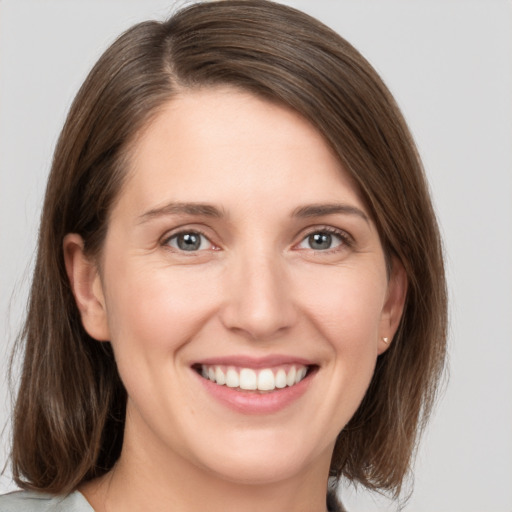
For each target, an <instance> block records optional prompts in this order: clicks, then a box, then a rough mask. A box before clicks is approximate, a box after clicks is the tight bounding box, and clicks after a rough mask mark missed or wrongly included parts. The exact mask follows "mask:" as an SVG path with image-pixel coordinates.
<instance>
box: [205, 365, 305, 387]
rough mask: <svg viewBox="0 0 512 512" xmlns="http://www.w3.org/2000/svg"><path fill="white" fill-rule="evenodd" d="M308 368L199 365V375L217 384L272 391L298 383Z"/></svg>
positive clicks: (298, 366) (293, 366)
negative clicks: (256, 368) (259, 368)
mask: <svg viewBox="0 0 512 512" xmlns="http://www.w3.org/2000/svg"><path fill="white" fill-rule="evenodd" d="M307 371H308V369H307V367H306V366H302V365H297V366H296V365H291V366H288V365H286V366H285V367H281V368H277V369H276V368H274V369H272V368H263V369H261V370H253V369H252V368H234V367H233V366H229V367H226V366H217V365H212V366H207V365H202V366H201V375H202V376H203V377H204V378H205V379H209V380H211V381H212V382H215V383H216V384H218V385H219V386H224V385H226V386H227V387H229V388H240V389H244V390H248V391H255V390H258V391H273V390H274V389H276V388H277V389H283V388H285V387H286V386H294V385H295V384H298V383H299V382H300V381H301V380H302V379H304V377H305V376H306V373H307Z"/></svg>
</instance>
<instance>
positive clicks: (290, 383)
mask: <svg viewBox="0 0 512 512" xmlns="http://www.w3.org/2000/svg"><path fill="white" fill-rule="evenodd" d="M296 375H297V370H296V369H295V366H292V367H291V369H290V371H289V372H288V375H287V376H286V385H287V386H293V385H294V384H295V376H296Z"/></svg>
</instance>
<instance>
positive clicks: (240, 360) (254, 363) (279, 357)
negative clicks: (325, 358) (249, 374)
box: [193, 354, 315, 369]
mask: <svg viewBox="0 0 512 512" xmlns="http://www.w3.org/2000/svg"><path fill="white" fill-rule="evenodd" d="M283 364H297V365H304V366H311V365H313V364H315V363H314V362H313V361H311V360H310V359H305V358H302V357H297V356H289V355H283V354H275V355H268V356H264V357H254V356H247V355H231V356H217V357H208V358H205V359H201V360H200V361H195V362H194V364H193V366H195V365H207V366H215V365H222V366H238V367H241V368H255V369H257V368H271V367H273V366H280V365H283Z"/></svg>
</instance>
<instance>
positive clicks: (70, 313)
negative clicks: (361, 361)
mask: <svg viewBox="0 0 512 512" xmlns="http://www.w3.org/2000/svg"><path fill="white" fill-rule="evenodd" d="M217 85H230V86H233V87H236V88H239V89H243V90H245V91H249V92H251V93H253V94H255V95H257V96H259V97H262V98H265V99H268V100H270V101H274V102H278V103H279V104H282V105H285V106H288V107H289V108H291V109H293V110H295V111H296V112H298V113H299V114H300V115H302V116H303V117H304V118H306V119H307V120H309V121H310V122H311V123H312V124H313V125H314V126H315V127H316V128H317V129H318V130H319V132H320V133H322V134H323V136H324V137H325V139H326V141H327V142H328V143H329V144H330V145H331V146H332V148H333V150H334V151H335V152H336V154H337V156H338V158H339V160H340V162H341V163H342V164H343V167H344V168H345V169H346V170H347V171H348V172H349V173H350V174H351V175H352V177H353V178H354V180H355V182H356V183H357V184H358V186H359V188H360V191H361V193H362V195H363V197H364V199H365V201H366V203H367V206H368V208H369V209H370V211H371V214H372V217H373V220H374V221H375V223H376V225H377V228H378V231H379V233H380V237H381V241H382V245H383V247H384V251H385V253H386V256H387V258H388V262H391V261H392V258H396V259H398V260H399V261H400V262H401V264H402V265H403V267H404V268H405V270H406V273H407V278H408V292H407V298H406V304H405V310H404V313H403V317H402V320H401V324H400V326H399V329H398V331H397V333H396V335H395V338H394V340H393V343H392V344H391V347H390V348H389V350H388V351H386V352H385V353H384V354H383V355H381V356H380V357H379V358H378V361H377V365H376V370H375V374H374V376H373V380H372V381H371V384H370V387H369V389H368V391H367V393H366V395H365V397H364V399H363V402H362V403H361V405H360V407H359V408H358V410H357V412H356V414H355V415H354V417H353V418H352V419H351V420H350V422H349V423H348V424H347V425H346V427H345V428H344V429H343V430H342V431H341V432H340V434H339V436H338V439H337V443H336V447H335V450H334V454H333V458H332V463H331V475H332V476H334V477H336V478H338V479H339V478H341V477H345V478H347V479H348V480H350V481H353V482H359V483H362V484H363V485H365V486H367V487H368V488H371V489H382V490H388V491H391V492H394V493H398V492H399V491H400V488H401V485H402V481H403V479H404V476H405V475H406V474H407V472H408V469H409V466H410V461H411V456H412V454H413V453H414V448H415V445H416V440H417V437H418V433H419V432H420V431H421V428H422V426H423V425H424V423H425V421H426V419H427V418H428V415H429V413H430V411H431V408H432V405H433V403H434V399H435V396H436V390H437V387H438V382H439V379H440V376H441V373H442V369H443V365H444V359H445V341H446V322H447V313H446V310H447V307H446V285H445V277H444V270H443V258H442V248H441V242H440V236H439V231H438V227H437V223H436V218H435V215H434V212H433V209H432V205H431V201H430V197H429V192H428V186H427V182H426V179H425V176H424V172H423V169H422V165H421V162H420V159H419V157H418V153H417V151H416V148H415V145H414V142H413V140H412V137H411V134H410V132H409V130H408V128H407V126H406V123H405V121H404V119H403V117H402V115H401V113H400V111H399V109H398V107H397V105H396V103H395V101H394V99H393V97H392V96H391V94H390V92H389V91H388V89H387V88H386V86H385V85H384V84H383V82H382V81H381V79H380V78H379V76H378V75H377V73H376V72H375V71H374V70H373V68H372V67H371V66H370V64H369V63H368V62H367V61H366V60H365V59H364V58H363V57H362V56H361V55H360V54H359V53H358V52H357V51H356V50H355V49H354V48H353V47H352V46H351V45H350V44H349V43H348V42H347V41H345V40H344V39H343V38H341V37H340V36H339V35H338V34H336V33H335V32H333V31H332V30H330V29H329V28H327V27H326V26H324V25H323V24H321V23H320V22H318V21H317V20H315V19H313V18H311V17H309V16H307V15H306V14H304V13H301V12H299V11H297V10H295V9H292V8H289V7H285V6H283V5H279V4H276V3H273V2H270V1H265V0H225V1H219V2H207V3H201V4H196V5H192V6H189V7H187V8H185V9H183V10H181V11H179V12H177V13H176V14H175V15H174V16H172V17H171V18H170V19H169V20H167V21H165V22H156V21H151V22H145V23H140V24H138V25H135V26H134V27H132V28H131V29H129V30H128V31H127V32H125V33H124V34H123V35H121V36H120V37H119V39H117V41H115V42H114V44H112V46H111V47H110V48H108V49H107V51H106V52H105V53H104V54H103V56H102V57H101V58H100V60H99V61H98V62H97V64H96V65H95V66H94V68H93V69H92V71H91V72H90V74H89V76H88V77H87V79H86V81H85V83H84V84H83V86H82V87H81V89H80V91H79V93H78V95H77V96H76V98H75V100H74V103H73V105H72V107H71V110H70V112H69V115H68V118H67V121H66V123H65V126H64V128H63V131H62V133H61V136H60V139H59V141H58V144H57V147H56V150H55V155H54V160H53V166H52V170H51V173H50V176H49V181H48V187H47V190H46V197H45V202H44V207H43V211H42V217H41V228H40V236H39V246H38V253H37V261H36V265H35V271H34V276H33V283H32V289H31V295H30V301H29V309H28V314H27V317H26V323H25V325H24V329H23V331H22V334H21V338H22V339H23V340H24V343H25V345H24V362H23V368H22V376H21V384H20V388H19V393H18V398H17V403H16V407H15V412H14V429H13V437H14V439H13V450H12V465H13V474H14V478H15V480H16V482H17V483H18V484H19V485H20V486H21V487H23V488H31V489H38V490H45V491H48V492H52V493H65V492H68V491H70V490H72V489H74V488H76V487H77V486H78V485H79V484H80V483H82V482H85V481H87V480H90V479H92V478H94V477H97V476H100V475H102V474H104V473H105V472H107V471H108V470H109V469H111V468H112V466H113V464H114V463H115V461H116V460H117V458H118V457H119V454H120V450H121V446H122V439H123V429H124V414H125V404H126V391H125V389H124V387H123V384H122V382H121V380H120V378H119V375H118V372H117V369H116V364H115V361H114V358H113V354H112V350H111V348H110V345H109V344H108V343H99V342H97V341H96V340H94V339H92V338H91V337H89V336H88V334H87V333H86V332H85V330H84V328H83V327H82V324H81V321H80V315H79V313H78V310H77V307H76V304H75V301H74V299H73V295H72V292H71V288H70V284H69V282H68V279H67V277H66V272H65V267H64V260H63V252H62V242H63V238H64V236H65V235H66V234H67V233H71V232H73V233H78V234H80V235H81V236H82V238H83V240H84V243H85V251H86V252H87V253H88V254H89V255H91V256H97V255H99V253H100V252H101V248H102V242H103V239H104V236H105V232H106V229H107V224H108V218H109V212H110V211H111V209H112V205H113V202H114V201H115V199H116V197H117V195H118V194H119V191H120V189H121V186H122V184H123V178H124V176H125V175H126V168H127V166H129V155H130V147H131V146H133V143H134V141H135V140H136V137H137V134H140V132H141V130H142V129H143V128H144V127H145V126H147V124H148V123H149V122H150V120H151V119H152V118H153V117H154V116H155V115H156V114H157V113H158V111H159V109H160V108H161V107H162V106H163V105H164V104H165V103H167V102H168V101H170V100H171V99H172V98H173V97H175V96H176V95H177V94H179V93H180V92H184V91H187V90H192V89H195V88H204V87H213V86H217ZM311 172H314V170H312V171H311Z"/></svg>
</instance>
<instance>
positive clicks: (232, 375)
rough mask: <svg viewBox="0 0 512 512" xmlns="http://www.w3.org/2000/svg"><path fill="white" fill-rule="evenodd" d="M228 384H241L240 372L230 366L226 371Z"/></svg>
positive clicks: (235, 386)
mask: <svg viewBox="0 0 512 512" xmlns="http://www.w3.org/2000/svg"><path fill="white" fill-rule="evenodd" d="M226 386H227V387H228V388H238V387H239V386H240V379H239V378H238V372H237V371H236V370H235V369H234V368H229V369H228V371H227V373H226Z"/></svg>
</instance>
